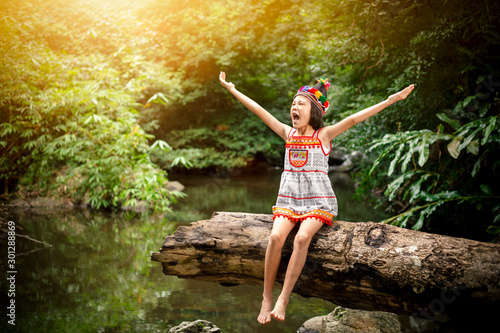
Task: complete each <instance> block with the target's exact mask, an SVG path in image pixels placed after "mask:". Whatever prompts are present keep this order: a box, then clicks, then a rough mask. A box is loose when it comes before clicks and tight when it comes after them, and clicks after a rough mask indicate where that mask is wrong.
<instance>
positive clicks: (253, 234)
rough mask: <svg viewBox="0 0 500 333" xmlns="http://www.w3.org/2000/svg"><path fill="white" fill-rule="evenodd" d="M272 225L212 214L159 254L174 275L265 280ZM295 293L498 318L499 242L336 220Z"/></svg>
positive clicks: (365, 305)
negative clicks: (265, 258)
mask: <svg viewBox="0 0 500 333" xmlns="http://www.w3.org/2000/svg"><path fill="white" fill-rule="evenodd" d="M271 228H272V216H271V215H262V214H245V213H214V215H213V216H212V218H211V219H210V220H205V221H198V222H194V223H192V224H191V225H190V226H187V227H186V226H182V227H179V229H178V230H177V231H176V232H175V233H174V234H173V235H172V236H169V237H167V238H166V239H165V242H164V243H163V247H162V248H161V250H160V252H159V253H153V254H152V257H151V258H152V260H155V261H159V262H161V263H162V266H163V272H164V274H166V275H176V276H178V277H181V278H188V279H197V280H204V281H213V282H217V283H220V284H223V285H239V284H262V283H263V277H264V257H265V251H266V246H267V241H268V237H269V234H270V232H271ZM296 230H297V228H295V229H294V230H293V231H292V233H291V234H290V236H289V237H288V239H287V242H286V243H285V245H284V247H283V251H282V256H283V258H282V261H281V266H280V268H279V272H278V277H277V279H276V281H277V284H280V283H282V282H283V279H284V273H285V270H286V266H287V264H288V260H289V258H290V256H291V253H292V250H293V236H294V234H295V233H296ZM294 292H295V293H297V294H300V295H302V296H306V297H319V298H322V299H325V300H328V301H331V302H333V303H334V304H337V305H342V306H344V307H349V308H356V309H363V310H377V311H387V312H393V313H397V314H405V315H411V316H415V317H420V318H425V319H430V320H439V321H447V320H454V321H455V320H459V319H464V317H463V316H467V318H470V317H471V316H476V319H478V320H479V318H477V316H481V318H486V317H488V316H490V315H493V316H496V315H497V314H498V313H499V312H498V310H499V309H500V245H499V244H489V243H482V242H478V241H473V240H468V239H462V238H454V237H448V236H442V235H434V234H428V233H424V232H418V231H413V230H408V229H403V228H398V227H395V226H391V225H384V224H379V223H373V222H360V223H350V222H342V221H335V222H334V224H333V225H332V226H326V225H325V226H323V227H322V228H321V229H320V231H319V232H318V233H317V234H316V235H315V236H314V238H313V240H312V242H311V245H310V247H309V254H308V259H307V262H306V265H305V267H304V270H303V271H302V274H301V276H300V278H299V280H298V282H297V285H296V286H295V289H294ZM488 318H489V319H490V320H491V319H492V318H495V317H488Z"/></svg>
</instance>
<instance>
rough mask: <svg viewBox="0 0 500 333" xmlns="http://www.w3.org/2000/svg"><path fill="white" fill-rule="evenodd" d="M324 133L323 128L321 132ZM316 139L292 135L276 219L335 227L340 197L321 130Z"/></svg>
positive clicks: (293, 131)
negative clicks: (320, 135)
mask: <svg viewBox="0 0 500 333" xmlns="http://www.w3.org/2000/svg"><path fill="white" fill-rule="evenodd" d="M320 130H321V129H320ZM320 130H318V131H315V132H314V134H313V135H312V136H294V135H295V133H296V132H297V130H296V129H294V128H293V129H292V130H291V131H290V133H289V134H288V137H287V141H286V152H285V167H284V170H283V174H282V175H281V182H280V189H279V193H278V199H277V201H276V205H275V206H273V219H275V218H276V217H278V216H283V217H286V218H288V219H289V220H290V221H293V222H301V221H303V220H305V219H307V218H310V217H313V218H316V219H318V220H320V221H321V222H323V223H325V224H328V225H331V224H332V219H333V218H334V217H335V216H336V215H337V212H338V205H337V198H336V196H335V193H334V192H333V188H332V185H331V183H330V179H329V178H328V154H329V153H330V150H331V144H330V147H328V151H325V147H324V146H323V144H322V143H321V141H320V140H319V138H318V134H319V131H320Z"/></svg>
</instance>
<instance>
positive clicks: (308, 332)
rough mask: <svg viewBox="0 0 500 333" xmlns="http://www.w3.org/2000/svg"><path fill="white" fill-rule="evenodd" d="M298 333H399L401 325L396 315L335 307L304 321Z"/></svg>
mask: <svg viewBox="0 0 500 333" xmlns="http://www.w3.org/2000/svg"><path fill="white" fill-rule="evenodd" d="M298 332H300V333H316V332H317V333H319V332H324V333H340V332H342V333H351V332H352V333H354V332H370V333H399V332H401V324H400V322H399V320H398V317H397V315H395V314H393V313H387V312H379V311H362V310H354V309H347V308H343V307H340V306H339V307H337V308H335V310H333V312H332V313H330V314H328V315H326V316H319V317H314V318H311V319H309V320H308V321H306V322H305V323H304V324H303V325H302V327H301V328H300V329H299V330H298Z"/></svg>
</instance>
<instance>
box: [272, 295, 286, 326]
mask: <svg viewBox="0 0 500 333" xmlns="http://www.w3.org/2000/svg"><path fill="white" fill-rule="evenodd" d="M287 305H288V300H287V301H286V302H285V301H283V300H281V299H280V298H278V300H277V301H276V305H274V309H273V311H271V316H272V317H273V318H274V319H276V320H279V321H284V320H285V314H286V306H287Z"/></svg>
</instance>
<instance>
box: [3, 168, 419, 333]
mask: <svg viewBox="0 0 500 333" xmlns="http://www.w3.org/2000/svg"><path fill="white" fill-rule="evenodd" d="M279 174H280V172H278V171H273V172H268V173H263V174H259V175H241V174H238V173H235V172H233V173H228V172H221V173H218V174H216V173H214V174H211V175H208V176H190V177H188V176H178V177H175V176H171V178H172V179H173V180H179V181H180V182H181V183H183V184H184V185H185V186H186V189H185V192H186V193H187V194H188V197H187V198H185V199H182V200H181V201H179V202H178V203H177V204H176V205H175V207H174V213H172V214H169V215H167V216H139V215H137V216H131V215H127V214H124V213H103V212H94V211H90V210H73V211H44V212H33V211H18V212H15V213H13V214H12V215H11V216H9V217H8V218H9V220H12V221H14V222H15V223H16V226H17V227H18V230H17V232H18V233H19V234H25V235H29V236H30V237H32V238H35V239H37V240H40V241H43V242H45V243H48V244H51V245H52V247H46V246H45V245H43V244H39V243H34V242H32V241H30V240H27V239H25V238H20V237H18V238H16V271H17V274H16V281H15V288H16V291H15V302H16V322H15V323H16V326H12V325H8V324H7V321H6V320H5V319H3V320H2V322H1V325H0V330H1V331H2V332H42V331H45V332H168V330H169V329H170V328H171V327H173V326H175V325H178V324H179V323H181V322H182V321H194V320H196V319H205V320H208V321H211V322H213V323H214V324H216V325H217V326H218V327H220V328H221V329H222V331H223V332H264V333H266V332H273V333H279V332H296V330H297V329H298V328H299V327H300V326H301V324H302V323H303V322H304V321H306V320H307V319H309V318H311V317H313V316H317V315H324V314H327V313H329V312H331V311H332V310H333V309H334V308H335V305H333V304H331V303H329V302H326V301H323V300H319V299H312V298H310V299H306V298H303V297H301V296H298V295H292V299H291V301H290V304H289V307H288V311H287V312H288V315H287V320H286V321H285V322H284V323H281V322H276V321H273V322H272V323H271V324H268V325H265V326H261V325H260V324H258V323H257V322H256V321H255V318H256V316H257V314H258V311H259V309H260V297H261V296H260V295H261V293H262V290H261V287H256V286H237V287H231V288H226V287H222V286H220V285H218V284H215V283H208V282H199V281H192V280H181V279H178V278H177V277H172V276H164V275H163V273H162V272H161V267H160V264H159V263H156V262H151V261H150V259H149V257H150V254H151V252H156V251H157V250H158V249H159V248H160V247H161V244H162V242H163V239H164V237H165V236H167V235H170V234H172V233H173V232H174V231H175V230H176V229H177V227H178V226H179V225H185V224H188V223H189V222H193V221H196V220H200V219H208V218H210V216H211V215H212V213H213V211H245V212H253V213H270V211H271V206H272V205H273V204H274V202H275V200H276V194H277V191H278V186H279ZM333 183H334V188H335V190H336V192H337V196H338V197H339V198H340V199H339V202H340V212H341V215H340V218H341V219H342V220H348V221H363V220H377V219H378V218H382V217H383V215H382V214H381V213H379V212H376V211H374V210H373V209H372V208H370V207H368V206H366V205H364V204H363V203H359V202H356V201H353V200H351V197H352V194H353V185H352V182H351V181H350V179H349V178H348V177H347V178H346V177H344V176H340V177H339V176H338V175H337V177H333ZM354 205H355V207H356V209H349V208H350V207H353V206H354ZM344 213H345V214H344ZM374 216H375V218H374ZM5 243H6V242H5V239H2V250H1V251H2V258H6V256H7V254H6V248H7V246H6V244H5ZM2 269H3V271H4V272H7V267H6V266H5V261H4V260H2ZM0 283H1V288H2V307H4V309H5V307H6V306H7V302H8V301H9V300H8V299H7V297H6V290H7V285H6V284H7V282H6V279H1V282H0ZM277 292H278V290H277V291H276V293H277ZM407 326H408V327H409V326H410V323H408V324H407ZM407 331H408V332H411V331H414V332H417V331H419V330H407Z"/></svg>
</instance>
